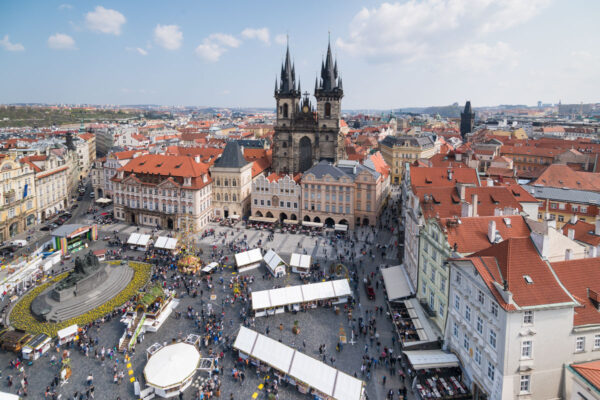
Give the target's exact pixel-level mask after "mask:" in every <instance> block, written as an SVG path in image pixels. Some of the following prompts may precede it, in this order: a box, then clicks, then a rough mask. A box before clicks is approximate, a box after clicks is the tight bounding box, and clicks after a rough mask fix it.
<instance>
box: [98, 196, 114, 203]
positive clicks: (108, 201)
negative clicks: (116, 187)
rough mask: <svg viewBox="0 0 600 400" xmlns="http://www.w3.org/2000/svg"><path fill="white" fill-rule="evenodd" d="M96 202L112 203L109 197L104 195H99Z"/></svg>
mask: <svg viewBox="0 0 600 400" xmlns="http://www.w3.org/2000/svg"><path fill="white" fill-rule="evenodd" d="M96 203H99V204H108V203H112V200H111V199H107V198H106V197H101V198H99V199H97V200H96Z"/></svg>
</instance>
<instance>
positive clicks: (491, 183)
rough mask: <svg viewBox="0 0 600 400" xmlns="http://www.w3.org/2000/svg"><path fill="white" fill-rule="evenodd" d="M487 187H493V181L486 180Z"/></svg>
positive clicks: (490, 179)
mask: <svg viewBox="0 0 600 400" xmlns="http://www.w3.org/2000/svg"><path fill="white" fill-rule="evenodd" d="M487 185H488V187H491V186H494V180H493V179H492V178H487Z"/></svg>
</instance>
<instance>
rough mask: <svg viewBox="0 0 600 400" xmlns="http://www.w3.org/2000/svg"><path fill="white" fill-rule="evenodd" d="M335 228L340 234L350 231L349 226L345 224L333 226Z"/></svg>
mask: <svg viewBox="0 0 600 400" xmlns="http://www.w3.org/2000/svg"><path fill="white" fill-rule="evenodd" d="M333 228H334V229H335V230H336V231H340V232H346V231H347V230H348V225H345V224H335V225H334V226H333Z"/></svg>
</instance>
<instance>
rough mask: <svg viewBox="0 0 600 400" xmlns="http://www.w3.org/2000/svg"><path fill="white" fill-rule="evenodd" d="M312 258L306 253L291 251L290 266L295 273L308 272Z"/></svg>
mask: <svg viewBox="0 0 600 400" xmlns="http://www.w3.org/2000/svg"><path fill="white" fill-rule="evenodd" d="M311 261H312V258H311V256H309V255H308V254H298V253H292V256H291V257H290V267H291V268H292V271H293V272H295V273H297V274H308V272H309V271H310V264H311Z"/></svg>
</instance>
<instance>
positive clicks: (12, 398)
mask: <svg viewBox="0 0 600 400" xmlns="http://www.w3.org/2000/svg"><path fill="white" fill-rule="evenodd" d="M0 400H21V398H20V397H19V396H18V395H16V394H12V393H7V392H0Z"/></svg>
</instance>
